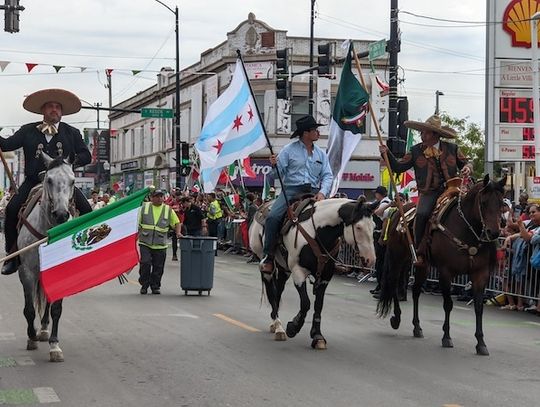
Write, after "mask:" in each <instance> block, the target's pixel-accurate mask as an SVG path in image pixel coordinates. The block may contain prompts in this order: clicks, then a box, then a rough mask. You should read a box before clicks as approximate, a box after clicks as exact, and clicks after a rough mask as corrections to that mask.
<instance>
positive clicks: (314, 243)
mask: <svg viewBox="0 0 540 407" xmlns="http://www.w3.org/2000/svg"><path fill="white" fill-rule="evenodd" d="M311 205H312V206H314V205H315V201H312V202H311ZM289 208H290V207H289ZM287 214H288V216H289V219H290V220H291V222H292V224H293V226H296V236H295V239H294V246H295V248H296V245H297V242H298V232H300V233H301V234H302V236H303V237H304V239H306V241H307V243H308V244H309V247H311V250H313V254H315V257H317V271H316V272H315V283H314V286H313V289H314V290H315V289H316V288H317V286H318V285H319V284H320V283H321V277H322V272H323V270H324V268H325V267H326V264H327V263H328V262H329V261H330V260H333V261H334V262H337V259H336V258H335V256H336V254H337V253H338V252H339V248H340V246H341V238H338V240H337V242H336V245H335V246H334V247H333V248H332V250H330V251H328V249H327V248H326V247H325V246H324V245H323V244H322V243H321V242H320V241H319V240H318V239H317V237H316V236H317V233H316V231H317V228H316V226H315V220H314V219H313V215H311V223H312V225H313V231H314V233H315V239H314V238H312V237H311V236H310V235H309V233H308V232H307V231H306V230H305V229H304V227H303V226H302V225H301V224H300V222H299V221H298V217H294V216H292V210H290V209H289V210H287ZM351 226H352V227H353V228H352V229H353V237H354V243H355V244H356V245H357V242H356V234H355V233H354V225H351ZM357 246H358V245H357ZM321 249H322V250H321Z"/></svg>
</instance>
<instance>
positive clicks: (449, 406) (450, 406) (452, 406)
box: [443, 404, 463, 407]
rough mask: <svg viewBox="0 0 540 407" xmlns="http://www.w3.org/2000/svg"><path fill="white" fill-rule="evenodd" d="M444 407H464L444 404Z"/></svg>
mask: <svg viewBox="0 0 540 407" xmlns="http://www.w3.org/2000/svg"><path fill="white" fill-rule="evenodd" d="M443 407H463V406H462V405H460V404H443Z"/></svg>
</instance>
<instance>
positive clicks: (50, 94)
mask: <svg viewBox="0 0 540 407" xmlns="http://www.w3.org/2000/svg"><path fill="white" fill-rule="evenodd" d="M48 102H56V103H60V104H61V105H62V115H64V116H67V115H69V114H73V113H77V112H78V111H79V110H81V100H80V99H79V98H78V97H77V96H75V95H74V94H73V93H71V92H69V91H67V90H64V89H42V90H38V91H37V92H34V93H32V94H31V95H28V96H27V97H26V99H25V100H24V102H23V107H24V108H25V109H26V110H28V111H29V112H32V113H37V114H41V108H42V107H43V105H44V104H45V103H48Z"/></svg>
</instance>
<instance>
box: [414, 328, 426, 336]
mask: <svg viewBox="0 0 540 407" xmlns="http://www.w3.org/2000/svg"><path fill="white" fill-rule="evenodd" d="M413 335H414V337H415V338H423V337H424V332H422V330H421V329H415V330H413Z"/></svg>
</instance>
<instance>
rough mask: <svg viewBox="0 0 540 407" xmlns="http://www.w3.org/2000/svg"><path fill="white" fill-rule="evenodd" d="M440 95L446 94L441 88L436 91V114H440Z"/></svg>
mask: <svg viewBox="0 0 540 407" xmlns="http://www.w3.org/2000/svg"><path fill="white" fill-rule="evenodd" d="M439 96H444V93H442V92H441V91H440V90H438V91H436V92H435V114H436V115H439Z"/></svg>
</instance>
